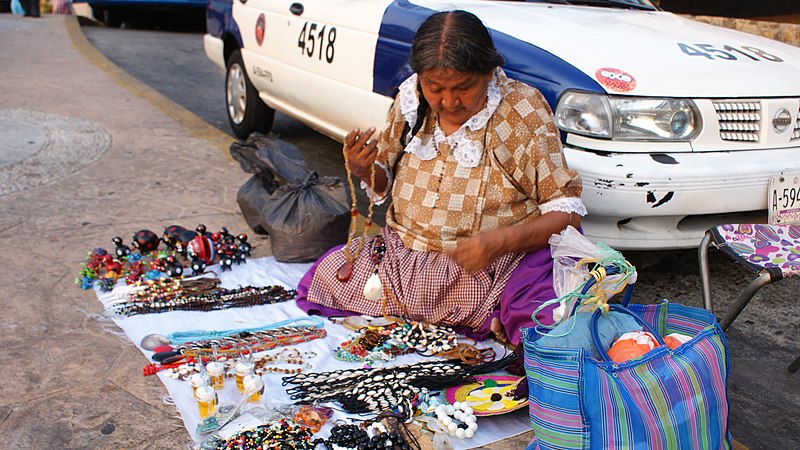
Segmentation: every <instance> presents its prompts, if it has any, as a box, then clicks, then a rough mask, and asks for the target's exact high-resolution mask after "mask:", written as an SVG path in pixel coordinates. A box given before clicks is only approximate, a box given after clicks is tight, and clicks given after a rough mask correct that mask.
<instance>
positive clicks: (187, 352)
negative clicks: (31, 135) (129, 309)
mask: <svg viewBox="0 0 800 450" xmlns="http://www.w3.org/2000/svg"><path fill="white" fill-rule="evenodd" d="M327 335H328V333H327V331H325V329H324V328H317V327H313V326H304V327H297V326H294V327H279V328H274V329H270V330H264V331H258V332H243V333H238V334H232V335H229V336H225V337H221V338H217V339H211V340H207V341H197V342H187V343H185V344H182V345H180V346H179V347H177V351H173V352H169V354H172V355H175V356H171V357H170V358H169V359H165V360H162V361H161V364H155V363H154V364H148V365H147V366H145V367H144V368H143V369H142V374H143V375H145V376H147V375H153V374H155V373H157V372H159V371H161V370H165V369H176V368H177V369H178V372H179V375H178V377H184V376H185V375H187V374H189V375H191V374H190V373H188V371H189V370H196V369H197V368H196V364H195V367H194V368H193V369H190V367H189V366H188V363H192V362H194V363H197V362H198V361H203V360H206V361H208V360H215V361H219V362H223V363H224V362H227V361H228V360H229V359H230V357H232V356H234V355H241V354H252V353H257V352H262V351H267V350H272V349H274V348H277V347H282V346H290V345H296V344H300V343H303V342H308V341H311V340H314V339H320V338H324V337H325V336H327ZM215 351H216V352H217V353H219V354H222V356H221V357H219V358H217V357H216V355H215ZM184 359H185V360H186V361H183V360H184ZM181 361H183V362H181ZM181 365H186V366H185V367H181ZM181 369H185V370H187V373H181V372H180V370H181ZM290 370H293V371H294V369H290ZM273 372H280V371H278V370H274V371H273ZM284 373H286V372H284ZM178 377H175V378H178Z"/></svg>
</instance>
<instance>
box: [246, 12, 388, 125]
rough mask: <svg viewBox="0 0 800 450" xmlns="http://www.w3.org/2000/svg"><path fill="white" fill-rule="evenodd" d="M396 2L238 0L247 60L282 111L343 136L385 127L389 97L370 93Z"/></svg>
mask: <svg viewBox="0 0 800 450" xmlns="http://www.w3.org/2000/svg"><path fill="white" fill-rule="evenodd" d="M391 3H392V0H305V1H303V0H299V1H292V0H234V1H233V17H234V20H235V21H236V23H237V25H238V26H239V30H240V31H241V35H242V42H243V47H244V48H243V49H242V58H243V60H244V63H245V66H246V68H247V72H248V76H249V77H250V80H251V82H252V83H253V85H254V86H255V87H256V88H257V89H258V91H259V92H260V95H261V97H262V98H263V99H264V101H265V102H266V103H267V104H268V105H269V106H271V107H273V108H275V109H276V110H278V111H282V112H284V113H287V114H288V115H290V116H293V117H297V118H299V119H300V120H302V121H304V122H306V123H308V124H310V125H311V126H312V127H313V128H315V129H317V130H318V131H321V132H323V133H325V134H327V135H329V136H331V137H334V138H338V139H341V138H342V137H343V136H344V134H345V133H347V132H348V131H349V130H350V129H351V128H353V127H356V126H357V127H361V128H362V129H363V128H366V127H368V126H375V127H376V128H377V129H381V128H383V126H384V122H385V120H386V112H387V111H388V109H389V106H390V105H391V99H388V98H386V97H384V96H382V95H379V94H375V93H373V92H372V86H373V66H374V60H375V46H376V43H377V39H378V31H379V29H380V26H381V20H382V18H383V14H384V12H385V11H386V8H387V7H388V6H389V5H390V4H391Z"/></svg>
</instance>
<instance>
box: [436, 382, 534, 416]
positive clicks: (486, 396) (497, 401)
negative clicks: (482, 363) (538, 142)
mask: <svg viewBox="0 0 800 450" xmlns="http://www.w3.org/2000/svg"><path fill="white" fill-rule="evenodd" d="M475 378H476V379H477V380H478V382H477V383H472V384H465V385H462V386H454V387H451V388H447V389H446V390H445V398H447V401H448V402H449V403H451V404H452V403H454V402H467V404H469V406H471V407H472V409H473V410H474V414H475V415H476V416H493V415H497V414H505V413H508V412H511V411H515V410H517V409H520V408H522V407H524V406H525V405H527V404H528V398H527V397H525V398H522V399H519V400H514V397H513V392H514V390H515V389H516V388H517V383H518V382H520V380H522V381H521V382H522V383H524V382H525V380H524V379H522V378H520V377H515V376H512V375H480V376H476V377H475Z"/></svg>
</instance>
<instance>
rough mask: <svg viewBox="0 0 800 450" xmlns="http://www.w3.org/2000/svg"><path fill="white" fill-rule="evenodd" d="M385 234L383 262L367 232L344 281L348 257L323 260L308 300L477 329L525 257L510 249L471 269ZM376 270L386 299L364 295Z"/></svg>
mask: <svg viewBox="0 0 800 450" xmlns="http://www.w3.org/2000/svg"><path fill="white" fill-rule="evenodd" d="M381 235H382V236H383V239H384V240H385V242H386V253H385V254H384V255H383V258H382V261H381V262H380V263H379V264H376V263H375V262H374V261H373V258H372V253H373V249H372V247H373V242H374V240H375V238H374V237H372V236H367V237H365V238H364V239H365V242H364V246H363V248H362V249H361V252H360V253H359V255H358V257H357V258H356V260H355V263H354V267H353V275H352V277H351V278H350V279H349V280H348V281H346V282H342V281H339V280H338V279H337V277H336V273H337V271H338V270H339V268H340V267H341V266H342V265H343V264H344V263H345V262H346V259H345V256H344V251H343V250H336V251H334V252H332V253H330V254H328V256H326V257H324V258H323V259H322V260H321V261H319V266H318V267H317V268H316V272H315V273H314V276H313V279H312V281H311V284H310V286H309V290H308V297H307V301H309V302H312V303H316V304H319V305H322V306H325V307H328V308H333V309H338V310H345V311H353V312H357V313H360V314H369V315H372V316H380V315H381V314H384V313H386V314H389V315H395V316H403V317H408V318H411V319H415V320H424V321H426V322H431V323H439V324H445V325H453V326H464V327H469V328H473V329H477V328H479V327H481V326H482V325H483V324H484V322H485V321H486V319H487V318H488V317H489V315H490V314H491V313H492V311H494V310H495V309H496V308H497V305H498V302H499V299H500V294H501V293H502V292H503V288H504V287H505V285H506V282H507V281H508V279H509V277H510V276H511V273H512V272H513V271H514V269H515V268H516V267H517V265H518V264H519V261H520V259H522V256H523V255H522V254H511V253H510V254H506V255H503V256H501V257H500V258H497V259H496V260H495V261H494V262H493V263H492V264H491V265H490V266H489V267H487V268H485V269H483V270H481V271H479V272H475V273H469V272H466V271H465V270H464V269H462V268H461V266H459V265H458V264H456V263H455V262H454V261H453V260H452V259H450V257H448V256H447V255H445V254H442V253H437V252H420V251H415V250H411V249H408V248H406V247H405V246H404V245H403V242H402V241H401V240H400V237H399V236H398V235H397V233H395V232H394V231H392V230H391V229H389V228H388V227H384V228H383V230H382V231H381ZM359 239H360V238H359ZM357 246H358V239H354V240H353V242H352V243H351V244H350V248H351V249H353V250H355V249H356V248H357ZM376 269H377V271H378V276H380V279H381V282H382V284H383V287H384V292H387V293H388V295H385V296H384V297H385V298H384V299H383V300H380V301H371V300H367V299H366V298H365V297H364V285H365V284H366V282H367V279H368V278H369V277H370V275H372V274H373V273H374V272H375V270H376ZM384 308H385V311H384Z"/></svg>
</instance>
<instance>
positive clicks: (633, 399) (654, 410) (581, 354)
mask: <svg viewBox="0 0 800 450" xmlns="http://www.w3.org/2000/svg"><path fill="white" fill-rule="evenodd" d="M609 306H611V307H612V308H613V309H616V310H621V311H627V312H630V313H631V314H633V315H634V316H638V319H637V320H639V322H640V323H644V324H646V325H648V326H650V327H651V328H652V331H654V332H656V333H658V336H665V335H667V334H669V333H682V334H686V335H689V336H693V338H692V339H691V340H689V341H688V342H686V343H684V344H683V345H681V346H680V347H677V348H676V349H674V350H670V349H669V348H668V347H667V346H666V345H663V341H662V342H661V343H662V345H661V346H659V347H656V348H655V349H653V350H651V351H650V352H648V353H647V354H645V355H644V356H642V357H640V358H636V359H633V360H631V361H628V362H625V363H621V364H617V363H613V362H611V361H610V359H609V358H608V355H607V353H606V352H605V350H601V351H600V354H601V359H600V360H597V359H595V358H593V357H591V356H590V355H589V353H588V352H586V351H584V350H582V349H556V348H547V347H543V346H541V345H538V344H537V339H538V338H539V337H540V335H539V334H538V333H537V332H536V331H535V330H534V329H533V328H526V329H524V330H523V346H524V353H525V370H526V373H527V379H528V387H529V403H528V405H529V413H530V419H531V423H532V425H533V430H534V432H535V436H534V438H533V440H532V441H531V443H530V444H529V446H528V449H529V450H530V449H647V450H650V449H655V450H660V449H725V450H728V449H730V448H731V435H730V432H729V430H728V394H727V383H728V371H729V367H730V361H729V357H728V351H727V344H726V341H725V335H724V334H723V332H722V329H721V328H720V327H719V325H718V324H717V321H716V318H715V317H714V316H713V314H711V313H710V312H708V311H707V310H705V309H700V308H691V307H686V306H683V305H679V304H676V303H669V302H666V301H665V302H663V303H661V304H657V305H638V304H633V305H630V306H629V307H628V308H624V307H622V306H620V305H609ZM597 314H599V312H597ZM593 331H594V330H593ZM595 334H596V333H595ZM654 334H655V333H654ZM659 339H660V338H659Z"/></svg>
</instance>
